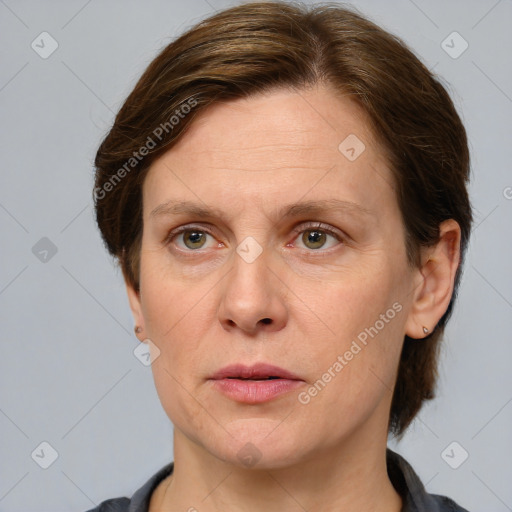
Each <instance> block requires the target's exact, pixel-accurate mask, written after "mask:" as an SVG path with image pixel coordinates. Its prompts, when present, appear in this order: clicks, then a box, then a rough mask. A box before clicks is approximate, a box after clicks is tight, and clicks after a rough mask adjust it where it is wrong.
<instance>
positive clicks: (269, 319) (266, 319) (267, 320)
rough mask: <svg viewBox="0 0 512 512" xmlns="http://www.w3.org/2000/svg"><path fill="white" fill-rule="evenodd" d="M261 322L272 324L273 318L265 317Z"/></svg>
mask: <svg viewBox="0 0 512 512" xmlns="http://www.w3.org/2000/svg"><path fill="white" fill-rule="evenodd" d="M260 322H262V323H264V324H271V323H272V319H271V318H263V319H262V320H260Z"/></svg>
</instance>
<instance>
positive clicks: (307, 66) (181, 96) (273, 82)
mask: <svg viewBox="0 0 512 512" xmlns="http://www.w3.org/2000/svg"><path fill="white" fill-rule="evenodd" d="M317 84H326V85H329V86H331V87H332V88H334V90H335V91H340V93H342V94H344V95H345V96H347V95H348V96H349V97H350V98H351V99H353V100H354V101H355V102H357V104H358V105H359V107H360V108H361V109H362V111H364V112H365V113H366V117H367V119H368V120H369V122H370V126H371V128H372V130H373V133H374V135H375V137H376V139H377V141H379V142H380V143H381V144H382V146H383V148H385V152H386V155H385V156H386V158H387V161H388V163H389V166H390V169H391V171H392V174H393V179H394V182H395V191H396V197H397V201H398V205H399V208H400V211H401V214H402V218H403V223H404V227H405V247H406V252H407V258H408V262H409V264H410V265H411V266H418V265H419V254H420V249H421V247H428V246H432V245H433V244H435V243H436V242H437V241H438V240H439V225H440V223H441V222H443V221H444V220H447V219H454V220H456V221H457V223H458V224H459V226H460V229H461V242H460V251H461V262H460V265H459V267H458V269H457V273H456V276H455V286H454V292H453V294H452V298H451V301H450V304H449V306H448V308H447V310H446V312H445V314H444V315H443V317H442V318H441V320H440V321H439V322H438V324H437V325H436V326H435V328H434V329H433V331H432V332H431V333H430V334H429V335H428V336H427V337H426V338H425V339H423V340H421V341H418V340H413V339H411V338H409V337H408V336H405V339H404V344H403V348H402V353H401V358H400V362H399V367H398V374H397V380H396V384H395V388H394V391H393V398H392V404H391V411H390V417H389V425H388V430H389V432H390V433H393V434H395V435H398V436H401V435H402V434H403V432H404V430H405V429H406V428H407V427H408V426H409V424H410V422H411V421H412V419H413V418H414V417H415V415H416V414H417V413H418V411H419V410H420V408H421V405H422V404H423V402H424V401H425V400H428V399H431V398H433V396H434V389H435V383H436V378H437V359H438V352H439V345H440V339H441V336H442V334H443V332H444V328H445V325H446V322H447V321H448V319H449V317H450V315H451V312H452V309H453V304H454V301H455V299H456V296H457V290H458V286H459V282H460V278H461V272H462V263H463V260H464V254H465V251H466V247H467V244H468V239H469V234H470V230H471V222H472V211H471V205H470V201H469V197H468V192H467V189H466V185H467V183H468V181H469V150H468V143H467V137H466V132H465V129H464V126H463V124H462V122H461V120H460V118H459V116H458V114H457V111H456V109H455V107H454V105H453V103H452V100H451V99H450V96H449V94H448V93H447V91H446V90H445V88H444V87H443V86H442V85H441V83H440V82H439V80H438V79H437V78H436V77H434V76H433V74H432V73H431V72H430V71H429V70H428V69H427V68H426V67H425V66H424V65H423V64H422V63H421V62H420V60H419V59H418V58H417V57H416V56H415V55H414V54H413V53H412V52H411V50H409V49H408V48H407V46H406V45H405V44H404V43H403V42H402V41H401V40H400V39H399V38H397V37H396V36H394V35H391V34H390V33H388V32H386V31H385V30H383V29H381V28H380V27H378V26H377V25H375V24H374V23H372V22H371V21H369V20H368V19H366V18H365V17H363V16H362V15H360V14H359V13H356V12H354V11H353V10H352V9H347V8H345V7H341V6H340V5H339V4H333V3H324V4H317V5H315V6H304V5H303V4H299V3H289V2H282V1H278V2H253V3H246V4H243V5H239V6H236V7H232V8H229V9H227V10H224V11H221V12H218V13H216V14H214V15H213V16H211V17H209V18H207V19H205V20H203V21H200V22H199V23H197V24H196V25H194V26H193V27H192V28H190V29H189V30H188V31H187V32H185V33H184V34H183V35H181V36H180V37H178V38H177V39H175V40H174V41H173V42H171V43H170V44H169V45H168V46H166V47H165V48H164V49H163V50H162V51H161V52H160V53H159V54H158V55H157V57H156V58H155V59H154V60H153V61H152V62H151V63H150V64H149V66H148V67H147V69H146V70H145V72H144V73H143V75H142V76H141V78H140V79H139V81H138V82H137V84H136V85H135V88H134V89H133V91H132V92H131V93H130V94H129V96H128V98H127V99H126V101H125V102H124V104H123V105H122V107H121V109H120V110H119V112H118V114H117V116H116V118H115V121H114V124H113V126H112V128H111V129H110V131H109V132H108V134H107V135H106V137H105V138H104V139H103V141H102V143H101V145H100V147H99V149H98V151H97V154H96V158H95V167H96V175H95V189H94V200H95V208H96V220H97V223H98V226H99V229H100V231H101V234H102V237H103V240H104V242H105V245H106V247H107V249H108V251H109V252H110V254H111V255H112V256H114V257H115V258H116V259H117V260H118V262H119V263H120V266H121V268H122V271H123V275H124V277H125V279H126V281H127V282H128V283H129V284H130V285H132V286H133V287H134V289H135V290H136V291H138V290H139V257H140V249H141V240H142V229H143V221H142V185H143V182H144V178H145V175H146V173H147V171H148V169H149V168H150V166H151V163H152V162H153V161H154V160H155V159H156V158H157V157H159V156H160V155H162V154H163V153H164V152H166V151H168V150H169V149H170V148H171V147H172V146H173V145H174V144H175V143H176V142H177V141H178V140H179V139H180V138H181V137H183V135H184V134H185V133H187V127H188V126H190V125H191V123H192V122H193V120H194V118H195V117H196V116H197V115H198V114H199V113H200V112H202V111H204V110H205V109H207V108H208V106H210V105H212V104H214V103H218V102H225V101H230V100H234V99H238V98H247V97H249V96H251V95H255V94H257V93H265V92H272V91H273V90H275V89H277V88H283V87H284V88H290V89H291V90H304V89H306V88H308V87H313V86H315V85H317Z"/></svg>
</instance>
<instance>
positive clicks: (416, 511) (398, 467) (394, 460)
mask: <svg viewBox="0 0 512 512" xmlns="http://www.w3.org/2000/svg"><path fill="white" fill-rule="evenodd" d="M387 465H388V475H389V478H390V480H391V482H392V484H393V485H394V487H395V489H396V490H397V492H398V493H399V494H400V496H401V497H402V501H403V508H402V511H403V512H468V511H467V510H466V509H465V508H462V507H461V506H460V505H458V504H457V503H455V502H454V501H453V500H452V499H450V498H447V497H446V496H439V495H437V494H428V493H427V491H426V490H425V487H424V486H423V483H422V482H421V480H420V479H419V477H418V475H417V474H416V472H415V471H414V469H413V468H412V466H411V465H410V464H409V463H408V462H407V461H406V460H405V459H404V458H403V457H402V456H401V455H399V454H398V453H395V452H393V451H391V450H390V449H389V448H388V450H387Z"/></svg>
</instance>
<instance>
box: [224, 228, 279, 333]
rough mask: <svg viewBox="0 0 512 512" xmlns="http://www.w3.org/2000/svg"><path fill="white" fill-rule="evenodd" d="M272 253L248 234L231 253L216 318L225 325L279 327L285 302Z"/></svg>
mask: <svg viewBox="0 0 512 512" xmlns="http://www.w3.org/2000/svg"><path fill="white" fill-rule="evenodd" d="M272 259H273V258H272V254H271V252H270V250H269V249H265V248H264V247H263V246H262V245H261V244H260V243H259V242H258V241H257V240H256V239H255V238H254V237H252V236H248V237H246V238H245V239H244V240H242V242H240V244H239V245H238V246H237V248H236V252H234V253H233V255H232V261H231V263H230V264H231V265H232V267H231V272H230V273H229V276H228V278H227V281H226V283H227V284H226V286H225V287H224V290H223V294H222V298H221V304H220V308H219V315H220V316H219V320H220V322H221V323H222V324H223V326H224V327H225V328H229V327H231V328H233V327H235V326H238V327H239V328H240V329H242V330H244V331H248V332H253V331H254V330H256V329H258V328H261V326H268V327H265V329H271V330H274V329H281V328H282V327H283V325H284V323H285V321H286V305H285V304H284V301H283V297H282V296H281V295H282V294H281V293H280V287H279V285H278V284H277V283H276V279H275V278H274V277H273V271H272V269H271V266H272Z"/></svg>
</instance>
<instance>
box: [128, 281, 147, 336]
mask: <svg viewBox="0 0 512 512" xmlns="http://www.w3.org/2000/svg"><path fill="white" fill-rule="evenodd" d="M125 286H126V293H127V295H128V302H129V304H130V309H131V311H132V315H133V320H134V323H135V327H134V331H135V335H136V336H137V338H138V339H139V340H140V341H143V339H144V338H145V332H144V331H145V325H144V315H143V314H142V306H141V301H140V291H138V292H137V291H135V288H134V287H133V284H131V283H130V282H128V281H127V280H125Z"/></svg>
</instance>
